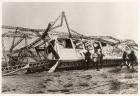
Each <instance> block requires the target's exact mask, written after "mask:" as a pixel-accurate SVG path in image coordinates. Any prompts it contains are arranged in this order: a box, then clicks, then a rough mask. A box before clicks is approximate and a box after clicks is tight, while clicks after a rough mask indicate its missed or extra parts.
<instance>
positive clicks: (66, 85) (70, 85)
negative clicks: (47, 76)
mask: <svg viewBox="0 0 140 96" xmlns="http://www.w3.org/2000/svg"><path fill="white" fill-rule="evenodd" d="M72 86H73V84H72V83H67V84H65V85H63V87H72Z"/></svg>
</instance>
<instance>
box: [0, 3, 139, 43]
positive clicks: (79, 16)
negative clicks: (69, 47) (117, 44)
mask: <svg viewBox="0 0 140 96" xmlns="http://www.w3.org/2000/svg"><path fill="white" fill-rule="evenodd" d="M62 11H65V13H66V16H67V19H68V23H69V25H70V27H71V28H72V29H74V30H76V31H77V32H79V33H82V34H85V35H93V36H95V35H102V36H104V35H110V36H114V37H116V38H119V39H133V40H135V41H136V42H137V36H138V35H137V13H136V12H137V11H136V4H135V3H133V2H121V3H119V2H118V3H117V2H112V3H111V2H110V3H109V2H105V3H104V2H100V3H97V2H93V3H3V5H2V20H3V21H2V24H3V25H10V26H21V27H28V28H44V29H45V28H46V27H47V25H48V22H50V21H53V20H55V19H56V17H57V16H58V15H59V14H60V13H61V12H62Z"/></svg>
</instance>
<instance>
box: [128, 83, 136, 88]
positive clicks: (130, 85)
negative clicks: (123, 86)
mask: <svg viewBox="0 0 140 96" xmlns="http://www.w3.org/2000/svg"><path fill="white" fill-rule="evenodd" d="M128 86H129V87H132V88H135V87H137V84H135V83H131V84H128Z"/></svg>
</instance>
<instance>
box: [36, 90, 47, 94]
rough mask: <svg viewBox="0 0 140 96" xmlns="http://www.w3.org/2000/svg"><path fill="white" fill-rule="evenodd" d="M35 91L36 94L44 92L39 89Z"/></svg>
mask: <svg viewBox="0 0 140 96" xmlns="http://www.w3.org/2000/svg"><path fill="white" fill-rule="evenodd" d="M35 93H36V94H41V93H45V92H44V91H41V90H39V91H36V92H35Z"/></svg>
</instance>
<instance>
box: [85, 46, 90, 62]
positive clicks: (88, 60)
mask: <svg viewBox="0 0 140 96" xmlns="http://www.w3.org/2000/svg"><path fill="white" fill-rule="evenodd" d="M85 60H86V64H87V65H89V64H90V61H91V53H90V52H89V49H88V48H87V52H86V54H85Z"/></svg>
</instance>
